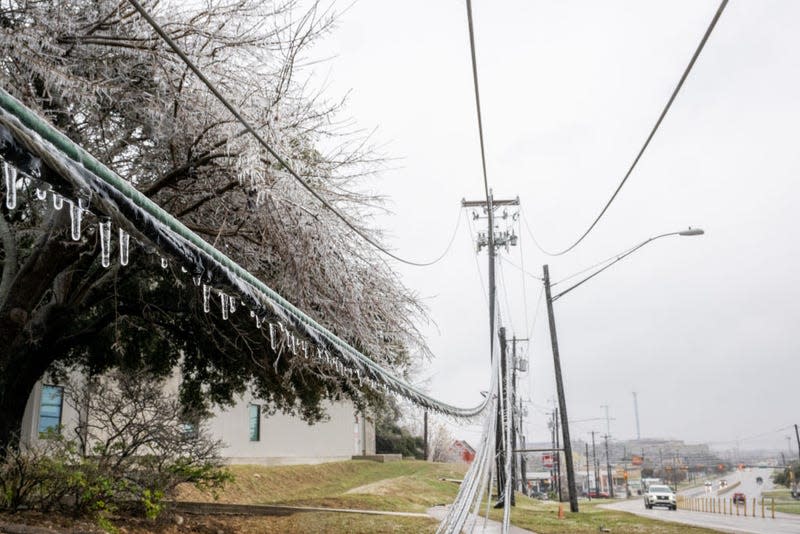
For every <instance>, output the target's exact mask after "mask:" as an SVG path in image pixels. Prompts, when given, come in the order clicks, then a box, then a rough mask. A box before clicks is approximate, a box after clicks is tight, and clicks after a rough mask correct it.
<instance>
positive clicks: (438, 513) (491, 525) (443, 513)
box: [428, 506, 535, 534]
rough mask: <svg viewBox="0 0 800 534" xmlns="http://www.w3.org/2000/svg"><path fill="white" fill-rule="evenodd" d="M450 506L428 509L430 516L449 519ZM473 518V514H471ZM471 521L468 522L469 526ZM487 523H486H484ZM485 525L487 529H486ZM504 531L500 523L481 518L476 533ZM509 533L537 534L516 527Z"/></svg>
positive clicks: (497, 533)
mask: <svg viewBox="0 0 800 534" xmlns="http://www.w3.org/2000/svg"><path fill="white" fill-rule="evenodd" d="M449 508H450V507H449V506H434V507H433V508H428V515H429V516H431V517H433V518H434V519H437V520H439V521H441V520H442V519H444V518H445V517H447V510H448V509H449ZM470 516H472V514H470ZM471 519H472V517H470V520H471ZM470 520H468V521H467V524H468V525H469V523H470ZM484 522H485V523H484ZM484 524H485V525H486V527H485V528H484ZM502 531H503V525H502V524H501V523H500V522H499V521H494V520H492V519H488V520H487V519H485V518H483V517H479V518H478V520H477V521H476V522H475V530H474V532H486V533H488V534H500V533H501V532H502ZM508 531H509V532H510V533H511V534H535V533H534V532H533V531H531V530H525V529H524V528H519V527H515V526H514V525H511V526H510V528H509V529H508Z"/></svg>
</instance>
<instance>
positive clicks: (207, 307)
mask: <svg viewBox="0 0 800 534" xmlns="http://www.w3.org/2000/svg"><path fill="white" fill-rule="evenodd" d="M210 300H211V286H207V285H205V284H203V311H204V312H206V313H208V312H209V311H211V302H210Z"/></svg>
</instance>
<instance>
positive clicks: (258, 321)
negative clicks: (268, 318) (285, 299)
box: [256, 315, 261, 330]
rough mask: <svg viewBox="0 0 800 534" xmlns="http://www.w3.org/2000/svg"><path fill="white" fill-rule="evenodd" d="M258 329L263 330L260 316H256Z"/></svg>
mask: <svg viewBox="0 0 800 534" xmlns="http://www.w3.org/2000/svg"><path fill="white" fill-rule="evenodd" d="M256 328H258V329H259V330H261V317H259V316H258V315H256Z"/></svg>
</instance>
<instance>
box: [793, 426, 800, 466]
mask: <svg viewBox="0 0 800 534" xmlns="http://www.w3.org/2000/svg"><path fill="white" fill-rule="evenodd" d="M794 435H795V437H796V438H797V456H798V458H800V432H798V430H797V424H795V425H794Z"/></svg>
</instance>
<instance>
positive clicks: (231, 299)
mask: <svg viewBox="0 0 800 534" xmlns="http://www.w3.org/2000/svg"><path fill="white" fill-rule="evenodd" d="M228 305H229V306H230V308H231V313H233V312H235V311H236V297H228Z"/></svg>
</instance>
